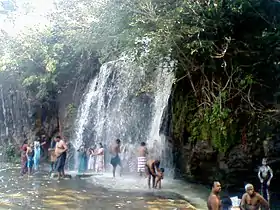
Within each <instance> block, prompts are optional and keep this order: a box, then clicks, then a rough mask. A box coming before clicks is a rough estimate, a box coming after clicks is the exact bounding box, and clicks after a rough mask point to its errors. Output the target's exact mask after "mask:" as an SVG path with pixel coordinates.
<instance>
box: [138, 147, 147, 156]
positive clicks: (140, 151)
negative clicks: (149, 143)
mask: <svg viewBox="0 0 280 210" xmlns="http://www.w3.org/2000/svg"><path fill="white" fill-rule="evenodd" d="M147 154H148V150H147V147H146V146H140V147H139V149H138V155H139V157H146V156H147Z"/></svg>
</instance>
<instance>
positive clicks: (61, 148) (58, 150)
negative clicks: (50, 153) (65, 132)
mask: <svg viewBox="0 0 280 210" xmlns="http://www.w3.org/2000/svg"><path fill="white" fill-rule="evenodd" d="M56 139H57V143H56V147H55V155H56V157H57V161H56V169H57V172H58V179H60V178H62V177H63V178H64V177H65V171H64V166H65V161H66V151H67V150H68V146H67V144H66V143H65V141H64V140H63V139H61V137H60V136H57V137H56Z"/></svg>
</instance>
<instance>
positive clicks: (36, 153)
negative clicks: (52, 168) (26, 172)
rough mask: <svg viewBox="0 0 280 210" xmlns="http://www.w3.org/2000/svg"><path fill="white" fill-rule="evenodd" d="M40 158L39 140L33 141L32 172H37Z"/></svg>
mask: <svg viewBox="0 0 280 210" xmlns="http://www.w3.org/2000/svg"><path fill="white" fill-rule="evenodd" d="M40 158H41V144H40V139H37V140H36V141H34V159H33V161H34V162H33V163H34V171H35V172H36V171H38V170H39V164H40Z"/></svg>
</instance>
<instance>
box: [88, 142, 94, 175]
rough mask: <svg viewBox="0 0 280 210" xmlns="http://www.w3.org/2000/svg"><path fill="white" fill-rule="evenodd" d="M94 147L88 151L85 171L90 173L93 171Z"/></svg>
mask: <svg viewBox="0 0 280 210" xmlns="http://www.w3.org/2000/svg"><path fill="white" fill-rule="evenodd" d="M94 148H95V146H94V147H91V148H89V149H88V151H87V153H88V166H87V169H88V171H90V172H92V171H94V169H95V157H94Z"/></svg>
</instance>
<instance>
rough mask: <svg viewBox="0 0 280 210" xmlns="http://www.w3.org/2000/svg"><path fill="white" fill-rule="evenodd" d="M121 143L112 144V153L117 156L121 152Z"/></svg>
mask: <svg viewBox="0 0 280 210" xmlns="http://www.w3.org/2000/svg"><path fill="white" fill-rule="evenodd" d="M120 152H121V151H120V145H119V144H113V145H112V146H111V154H112V155H115V156H117V155H118V154H119V153H120Z"/></svg>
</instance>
